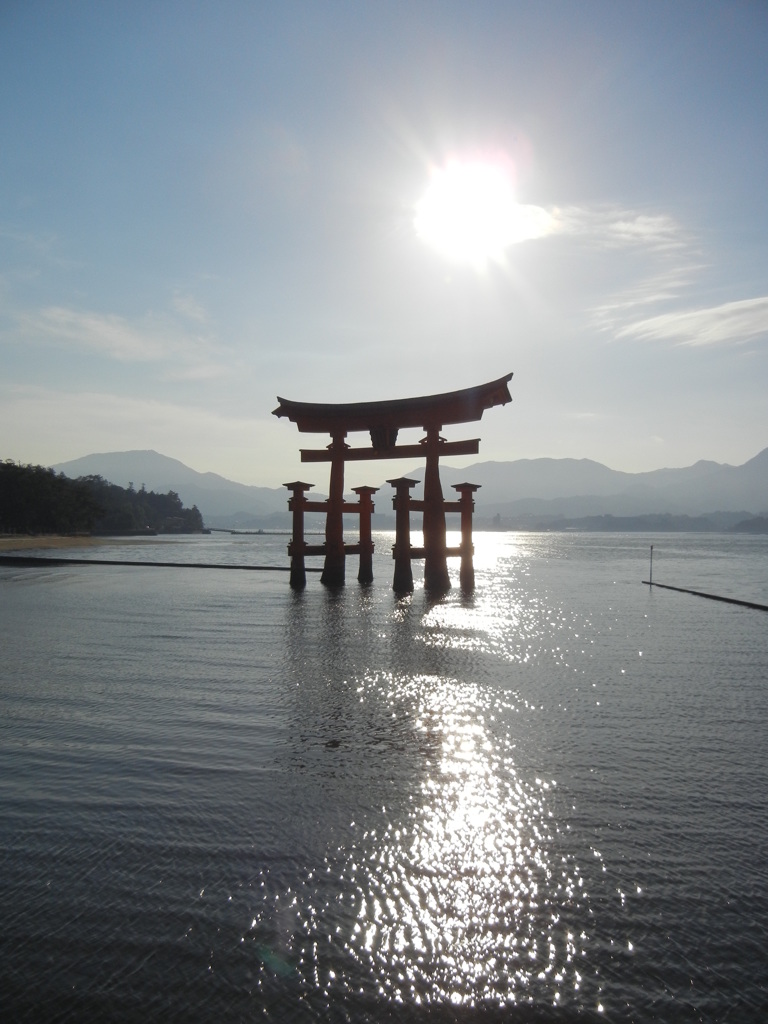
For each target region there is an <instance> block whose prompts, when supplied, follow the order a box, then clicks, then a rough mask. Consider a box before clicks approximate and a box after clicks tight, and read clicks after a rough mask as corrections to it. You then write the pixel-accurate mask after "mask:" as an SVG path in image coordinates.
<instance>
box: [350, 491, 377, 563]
mask: <svg viewBox="0 0 768 1024" xmlns="http://www.w3.org/2000/svg"><path fill="white" fill-rule="evenodd" d="M352 490H353V491H354V492H355V494H358V495H359V496H360V569H359V571H358V573H357V579H358V582H359V583H372V582H373V540H372V539H371V513H372V512H373V510H374V505H373V498H372V495H374V494H375V493H376V491H377V490H378V487H353V488H352Z"/></svg>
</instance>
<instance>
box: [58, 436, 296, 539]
mask: <svg viewBox="0 0 768 1024" xmlns="http://www.w3.org/2000/svg"><path fill="white" fill-rule="evenodd" d="M53 469H55V470H56V471H57V472H58V473H63V474H64V475H65V476H68V477H79V476H102V477H104V479H105V480H109V481H110V482H111V483H114V484H120V486H121V487H127V486H128V484H129V483H133V484H134V486H135V487H136V488H137V489H138V488H139V487H141V485H142V484H143V485H144V486H145V487H146V488H147V490H148V491H158V492H160V493H163V494H166V493H167V492H168V491H175V492H176V493H177V494H178V495H179V497H180V498H181V500H182V502H183V503H184V505H186V506H187V508H191V506H192V505H197V507H198V508H199V509H200V511H201V512H202V514H203V519H204V520H205V523H206V526H217V525H221V526H241V527H248V526H256V525H261V524H262V523H267V524H269V523H270V522H271V520H272V517H275V516H277V517H278V519H279V520H285V521H286V522H289V521H290V520H289V518H288V505H287V501H288V495H287V492H286V490H285V488H283V487H274V488H273V487H249V486H247V485H246V484H238V483H235V481H234V480H227V479H226V478H225V477H223V476H219V475H218V474H217V473H198V472H197V471H196V470H194V469H190V468H189V466H185V465H184V463H183V462H179V460H178V459H171V458H169V457H168V456H167V455H160V454H159V453H158V452H156V451H151V450H150V451H131V452H102V453H100V454H95V455H85V456H84V457H83V458H81V459H74V460H73V461H71V462H62V463H59V464H58V465H56V466H54V467H53Z"/></svg>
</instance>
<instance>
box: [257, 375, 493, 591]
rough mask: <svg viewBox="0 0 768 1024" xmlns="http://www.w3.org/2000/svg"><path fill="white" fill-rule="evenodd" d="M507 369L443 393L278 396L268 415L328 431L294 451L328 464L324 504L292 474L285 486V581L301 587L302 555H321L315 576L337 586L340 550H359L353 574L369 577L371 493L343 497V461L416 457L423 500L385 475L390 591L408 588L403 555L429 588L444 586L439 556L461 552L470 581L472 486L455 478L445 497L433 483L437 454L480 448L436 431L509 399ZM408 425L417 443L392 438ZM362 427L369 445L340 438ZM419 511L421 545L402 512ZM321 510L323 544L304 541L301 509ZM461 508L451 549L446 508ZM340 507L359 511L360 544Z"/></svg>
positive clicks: (407, 483) (341, 571) (363, 490)
mask: <svg viewBox="0 0 768 1024" xmlns="http://www.w3.org/2000/svg"><path fill="white" fill-rule="evenodd" d="M511 379H512V374H511V373H508V374H506V375H505V376H504V377H500V378H499V379H498V380H494V381H491V382H490V383H488V384H481V385H479V386H478V387H473V388H465V389H463V390H461V391H450V392H446V393H445V394H441V395H427V396H424V397H421V398H400V399H395V400H394V401H386V402H352V403H347V404H340V405H339V404H325V403H320V402H292V401H289V400H288V399H285V398H280V397H279V396H278V399H277V400H278V402H279V405H278V407H277V408H276V409H274V410H273V415H274V416H285V417H287V418H288V419H289V420H291V421H292V422H293V423H295V424H296V426H297V427H298V428H299V431H300V433H305V434H306V433H310V434H321V433H322V434H326V433H327V434H330V437H331V443H330V445H329V446H328V447H327V448H324V449H320V450H318V449H304V448H303V449H301V461H302V462H330V464H331V478H330V485H329V496H328V500H327V501H325V502H311V501H308V500H307V498H306V497H305V492H306V491H308V490H309V489H310V487H312V486H313V485H312V484H307V483H304V482H303V481H301V480H296V481H294V482H293V483H289V484H286V485H285V486H286V487H287V488H288V489H289V490H290V491H291V493H292V497H291V500H290V502H289V505H290V507H291V509H292V511H293V517H294V519H293V524H294V531H293V540H292V542H291V545H290V546H289V549H288V550H289V553H290V555H291V559H292V561H291V586H293V587H297V588H298V587H303V586H304V585H305V581H306V576H305V570H304V556H305V555H320V554H323V555H325V564H324V567H323V574H322V577H321V579H322V582H323V583H325V584H327V585H328V586H341V585H343V584H344V579H345V556H346V555H347V554H352V553H356V552H359V553H360V573H359V574H358V579H360V580H361V581H363V582H369V581H370V579H372V578H373V577H372V573H371V570H370V562H371V558H370V556H371V552H372V551H373V545H372V544H371V540H370V515H371V512H372V511H373V502H372V500H371V496H372V495H373V494H374V493H375V491H376V488H373V487H357V488H355V491H356V492H357V493H358V494H359V503H351V502H350V503H345V502H344V463H345V462H358V461H369V460H379V459H414V458H417V459H420V458H426V471H425V476H424V500H423V501H413V500H411V498H410V494H409V491H410V488H411V487H413V486H415V484H416V483H417V481H415V480H408V479H407V478H400V479H398V480H390V481H388V482H389V483H391V484H392V485H393V487H395V499H394V507H395V509H396V510H397V513H398V515H397V523H398V526H397V531H396V540H395V549H394V552H393V557H394V558H395V582H394V587H395V590H409V589H413V581H412V576H411V567H410V560H411V559H412V558H424V585H425V587H426V588H427V589H429V590H437V591H439V590H447V589H449V588H450V580H449V577H448V567H447V564H446V558H447V557H448V556H449V555H461V558H462V573H461V579H462V586H465V585H469V586H471V585H472V583H471V581H472V580H473V579H474V574H473V571H472V527H471V513H472V509H473V507H474V505H473V500H472V493H473V492H474V491H475V490H477V485H475V484H456V485H455V487H456V489H457V490H458V491H459V493H460V495H461V500H460V501H458V502H445V501H444V500H443V491H442V487H441V485H440V471H439V465H438V464H439V460H440V456H441V455H476V454H477V453H478V451H479V450H480V439H479V438H473V439H472V440H468V441H446V440H445V438H443V437H441V436H440V431H441V430H442V428H443V427H444V426H446V425H449V424H456V423H470V422H473V421H477V420H480V419H481V418H482V416H483V413H484V412H485V410H486V409H491V408H493V407H494V406H497V405H506V404H507V402H510V401H511V400H512V399H511V396H510V393H509V387H508V384H509V381H510V380H511ZM407 427H420V428H422V429H423V430H424V432H425V434H426V437H424V438H423V439H422V440H421V441H420V442H419V443H418V444H400V445H398V444H397V435H398V431H399V430H401V429H405V428H407ZM358 431H366V432H368V433H369V434H370V438H371V446H370V447H362V448H351V447H350V446H349V445H348V444H347V443H346V437H347V434H350V433H355V432H358ZM410 510H413V511H421V512H423V515H424V518H423V531H424V547H423V548H413V547H411V545H410V527H409V511H410ZM305 511H310V512H320V511H323V512H325V544H320V545H308V544H306V543H305V541H304V533H303V521H304V519H303V517H304V512H305ZM446 511H461V513H462V545H461V548H459V549H457V550H453V549H449V548H448V547H447V545H446V528H445V513H446ZM344 512H355V513H357V514H359V515H360V544H359V545H349V544H348V545H345V544H344V524H343V514H344Z"/></svg>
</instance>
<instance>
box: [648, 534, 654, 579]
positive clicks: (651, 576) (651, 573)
mask: <svg viewBox="0 0 768 1024" xmlns="http://www.w3.org/2000/svg"><path fill="white" fill-rule="evenodd" d="M648 585H649V586H651V587H652V586H653V544H651V572H650V575H649V577H648Z"/></svg>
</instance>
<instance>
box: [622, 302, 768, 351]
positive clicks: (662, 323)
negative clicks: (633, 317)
mask: <svg viewBox="0 0 768 1024" xmlns="http://www.w3.org/2000/svg"><path fill="white" fill-rule="evenodd" d="M761 335H768V296H759V297H757V298H754V299H741V300H739V301H737V302H725V303H723V304H722V305H720V306H710V307H708V308H706V309H693V310H685V311H682V312H673V313H662V314H661V315H659V316H653V317H649V318H647V319H645V320H638V321H636V322H635V323H631V324H627V325H626V326H625V327H623V328H621V329H620V330H619V331H618V332H617V337H619V338H622V337H623V338H627V337H633V338H641V339H646V340H660V341H672V342H675V343H676V344H678V345H690V346H703V345H732V344H743V343H745V342H748V341H751V340H752V339H754V338H758V337H760V336H761Z"/></svg>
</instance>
